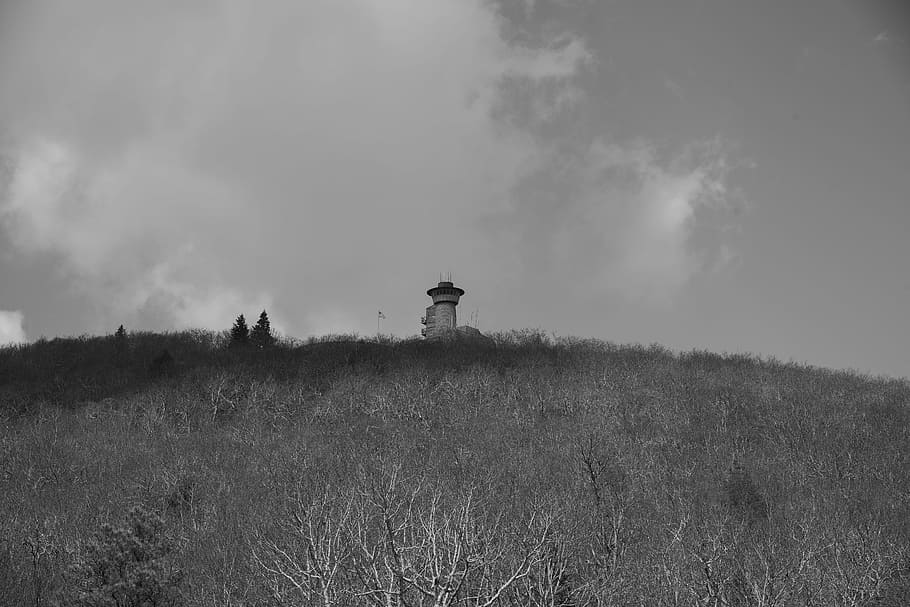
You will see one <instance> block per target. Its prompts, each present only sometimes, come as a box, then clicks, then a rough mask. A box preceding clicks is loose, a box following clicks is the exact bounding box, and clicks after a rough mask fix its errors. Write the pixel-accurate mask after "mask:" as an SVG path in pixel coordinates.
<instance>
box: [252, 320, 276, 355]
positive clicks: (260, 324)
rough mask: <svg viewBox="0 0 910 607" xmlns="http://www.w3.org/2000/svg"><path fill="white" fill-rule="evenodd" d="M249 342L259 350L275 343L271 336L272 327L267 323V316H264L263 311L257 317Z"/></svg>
mask: <svg viewBox="0 0 910 607" xmlns="http://www.w3.org/2000/svg"><path fill="white" fill-rule="evenodd" d="M250 341H251V342H252V343H253V345H254V346H256V347H257V348H259V349H263V348H267V347H269V346H271V345H272V344H273V343H275V338H274V337H273V336H272V326H271V324H270V323H269V315H268V314H266V312H265V310H263V311H262V314H260V315H259V320H258V321H257V322H256V326H254V327H253V332H252V333H251V334H250Z"/></svg>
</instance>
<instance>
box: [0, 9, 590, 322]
mask: <svg viewBox="0 0 910 607" xmlns="http://www.w3.org/2000/svg"><path fill="white" fill-rule="evenodd" d="M4 18H5V21H6V26H7V29H5V30H3V32H2V34H3V35H2V36H0V39H2V42H0V76H2V78H3V81H4V87H3V89H2V91H0V108H2V109H0V129H2V132H3V133H4V135H5V137H4V140H3V148H2V153H3V155H4V157H5V158H6V159H7V161H8V162H9V163H10V165H11V166H12V171H11V174H10V176H9V178H8V179H7V180H6V183H5V188H4V195H3V197H2V198H0V221H2V224H3V226H5V228H6V231H7V232H8V234H9V235H10V237H11V238H12V239H13V241H14V242H15V244H16V245H17V247H18V248H19V250H20V251H22V252H23V253H51V254H54V255H56V256H57V257H58V259H59V262H60V266H61V267H62V268H63V269H64V271H65V272H66V273H67V274H68V275H69V276H70V277H71V278H72V280H73V282H74V284H77V285H79V286H80V288H81V289H82V290H83V291H84V292H86V293H89V294H90V295H91V297H93V298H94V299H95V300H96V302H97V303H99V304H101V305H102V307H104V308H106V309H111V310H113V311H116V312H117V313H118V314H129V313H133V314H134V315H135V316H136V318H135V320H134V322H139V323H140V324H143V323H144V324H146V325H153V326H165V327H166V326H173V325H176V326H186V325H202V326H209V327H224V326H225V324H226V323H227V324H229V323H230V321H231V319H232V318H233V316H235V315H236V314H237V313H239V312H240V311H243V310H251V309H252V308H254V307H255V308H256V309H258V308H260V307H261V306H264V305H275V306H277V307H278V310H277V312H276V314H277V315H278V316H279V317H281V318H286V322H287V324H288V326H289V329H291V330H296V331H302V332H306V331H308V330H310V329H311V328H312V327H310V326H306V325H307V324H311V323H307V321H306V320H305V319H306V318H307V315H306V314H301V313H300V312H299V310H301V309H322V308H325V307H327V306H329V307H330V305H329V304H330V302H332V301H336V302H337V301H339V300H347V299H348V297H349V296H352V295H353V292H356V289H351V288H348V287H346V286H344V284H342V286H340V287H339V286H338V284H339V283H344V281H346V280H348V279H350V280H351V281H352V282H356V281H357V280H358V279H362V278H364V274H363V272H364V270H365V269H366V268H368V267H370V265H371V264H375V265H374V266H373V267H374V268H375V267H376V266H378V265H381V266H383V267H386V268H393V267H396V266H397V265H400V263H401V261H402V260H403V259H405V258H409V257H413V256H414V255H413V253H414V252H415V251H420V250H426V251H432V249H433V248H434V236H433V233H432V230H433V228H434V226H438V225H460V223H462V222H463V221H464V220H466V219H467V218H469V217H470V216H471V215H473V214H475V212H476V209H477V208H484V207H485V206H487V205H493V204H497V203H498V201H500V200H502V199H503V198H505V197H507V196H508V192H509V190H510V188H511V187H512V185H513V183H514V180H515V179H516V175H517V170H518V167H519V166H521V164H522V163H523V162H525V161H526V159H527V158H528V157H529V156H531V155H533V154H534V153H535V152H536V148H537V146H538V144H537V143H536V142H534V141H533V140H532V138H531V137H529V136H528V133H527V132H523V131H521V130H520V129H516V128H514V127H510V126H509V125H508V124H507V121H505V120H503V116H504V115H507V114H508V113H509V111H510V110H509V108H508V107H504V102H503V96H502V94H501V93H502V91H503V86H504V82H506V81H509V82H523V83H525V85H526V86H527V87H529V90H530V91H531V92H530V93H528V94H529V96H532V97H533V96H535V95H536V93H535V92H534V91H535V90H538V89H539V90H540V91H541V97H547V95H549V97H547V98H548V99H552V103H549V102H547V100H546V99H544V100H542V101H541V100H536V101H535V103H534V108H535V111H539V112H542V113H545V112H552V111H555V110H554V109H553V106H554V104H555V105H559V106H563V105H564V104H565V103H567V101H566V98H565V96H564V95H563V96H560V95H559V94H557V92H558V91H559V89H560V88H561V87H562V86H566V87H568V86H569V82H568V81H569V80H570V79H571V78H572V77H573V75H574V74H575V72H576V70H577V68H578V66H579V64H580V63H582V62H584V61H586V60H588V59H589V58H590V56H589V53H588V51H587V49H586V47H585V45H584V43H583V42H582V41H581V40H579V39H577V38H574V37H572V36H566V35H560V36H558V37H557V38H554V39H549V40H545V41H542V42H541V44H539V45H537V46H535V47H530V46H526V45H523V44H520V43H517V42H513V41H510V40H508V39H506V37H505V35H504V34H503V23H502V18H501V17H500V16H499V15H498V14H497V13H496V12H495V11H494V9H493V8H492V7H491V5H490V4H488V3H486V2H482V1H481V0H474V1H471V0H468V1H465V0H443V1H440V2H433V3H428V2H424V1H423V0H394V1H391V2H389V1H385V0H383V1H382V2H379V1H376V0H347V1H344V2H335V1H332V2H307V3H299V2H291V1H287V2H274V3H269V4H268V6H263V5H261V4H260V3H253V2H214V3H204V4H194V5H185V4H183V3H176V2H164V3H156V4H155V5H154V6H152V5H149V6H147V7H144V8H142V9H139V10H134V8H127V7H125V6H122V5H120V4H119V3H116V2H107V1H103V0H91V1H89V2H86V3H83V4H82V5H81V6H80V7H79V9H78V10H75V8H74V7H72V6H71V5H70V4H69V3H67V2H63V1H62V0H61V1H58V2H46V3H34V4H32V3H21V4H19V5H17V6H15V7H12V8H10V9H9V10H5V13H4ZM444 258H445V255H444V254H443V253H440V254H439V255H433V254H430V255H427V256H426V257H425V258H424V259H420V258H419V257H417V258H416V259H417V260H418V263H416V264H412V265H414V266H417V267H414V268H412V271H415V272H418V273H419V272H421V271H422V272H426V273H432V274H435V271H436V270H437V269H438V267H440V264H441V261H442V260H443V259H444ZM240 308H243V310H241V309H240ZM353 313H354V312H353V311H352V310H349V309H346V310H339V311H337V314H336V313H333V314H329V317H334V318H337V317H348V316H350V315H351V314H353ZM121 317H122V316H121ZM322 317H325V315H323V316H322ZM317 324H324V323H317ZM329 324H332V323H329Z"/></svg>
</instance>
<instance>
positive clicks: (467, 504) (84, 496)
mask: <svg viewBox="0 0 910 607" xmlns="http://www.w3.org/2000/svg"><path fill="white" fill-rule="evenodd" d="M490 337H491V339H490V340H489V341H483V342H476V341H454V342H435V343H433V342H422V341H419V340H404V341H397V340H392V339H382V340H364V339H356V338H353V337H348V338H344V337H335V338H326V339H323V340H311V341H310V342H307V343H293V342H287V341H286V342H281V343H279V344H277V345H276V346H274V347H271V348H266V349H256V348H242V349H238V348H233V349H229V348H226V347H225V345H226V341H225V340H226V337H225V336H224V335H222V334H214V333H208V332H203V331H192V332H184V333H172V334H153V333H134V334H130V335H129V336H128V338H127V339H125V340H118V339H115V338H114V337H83V338H73V339H54V340H42V341H39V342H37V343H34V344H30V345H26V346H16V347H8V348H3V349H0V604H3V605H16V604H30V605H50V604H55V602H59V603H60V604H67V605H103V604H107V603H105V602H104V601H105V600H110V599H111V598H112V597H117V598H118V600H120V603H119V604H123V605H139V604H157V605H184V604H186V605H284V604H295V605H296V604H299V605H316V604H318V605H380V604H383V605H384V604H387V603H386V601H387V600H390V601H392V602H391V603H388V604H395V601H399V602H400V604H402V605H448V604H451V605H484V604H488V605H541V606H542V605H549V606H556V605H564V606H567V605H588V604H591V605H594V604H600V605H613V604H615V605H626V604H634V605H639V604H645V605H657V606H669V605H696V604H698V605H705V604H710V605H792V604H799V605H818V606H828V605H843V606H847V605H899V604H901V605H902V604H905V603H904V602H902V601H903V600H904V598H905V597H906V595H905V594H904V593H905V592H907V589H908V588H910V548H908V547H910V516H908V513H910V455H908V454H910V384H908V382H907V381H906V380H897V379H888V378H879V377H869V376H863V375H859V374H854V373H848V372H841V371H830V370H825V369H819V368H812V367H807V366H803V365H797V364H783V363H780V362H777V361H774V360H769V359H761V358H757V357H751V356H743V355H736V356H724V355H717V354H712V353H708V352H689V353H682V354H674V353H671V352H669V351H668V350H666V349H664V348H661V347H659V346H650V347H643V346H620V345H616V344H611V343H606V342H601V341H596V340H579V339H559V340H557V339H551V338H548V337H547V336H545V335H542V334H540V333H536V332H529V331H524V332H512V333H508V334H499V335H491V336H490ZM165 350H166V351H167V353H168V355H167V356H163V355H162V354H163V352H164V351H165ZM118 593H119V594H118ZM143 600H144V601H146V603H142V601H143Z"/></svg>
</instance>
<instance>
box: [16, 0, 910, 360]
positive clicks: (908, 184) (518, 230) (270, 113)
mask: <svg viewBox="0 0 910 607" xmlns="http://www.w3.org/2000/svg"><path fill="white" fill-rule="evenodd" d="M0 81H2V82H4V84H5V86H4V87H2V89H0V345H3V344H5V343H13V342H17V341H25V342H34V341H35V340H36V339H38V336H47V335H50V336H72V337H78V336H80V335H86V334H95V335H104V334H108V333H113V331H114V330H115V329H116V327H117V325H119V324H123V325H125V326H126V327H127V328H128V329H129V330H140V331H152V332H164V331H179V330H183V329H189V328H200V329H208V330H215V331H223V330H228V329H229V328H230V326H231V323H232V322H233V321H234V319H235V318H236V317H237V315H238V314H241V313H243V314H244V315H245V316H246V317H247V319H250V318H255V315H258V313H259V311H261V310H263V309H264V310H267V311H268V313H269V317H270V318H271V321H272V326H273V327H274V328H275V329H276V330H277V331H278V332H280V333H282V334H285V335H293V336H298V335H299V336H302V337H301V338H300V339H306V338H307V337H308V336H318V335H326V334H333V333H334V334H343V333H354V334H358V335H364V336H368V335H371V334H373V333H374V330H376V329H377V320H379V319H378V318H377V314H378V312H380V311H381V312H382V313H383V314H384V318H383V319H381V320H382V323H381V327H380V328H381V330H382V333H384V334H387V335H391V336H395V337H399V338H404V337H406V336H412V335H414V336H416V335H417V334H419V331H420V328H421V325H420V322H419V319H420V317H421V316H422V315H423V313H424V310H425V308H426V306H427V305H428V302H429V298H428V297H427V296H426V290H427V289H428V288H430V287H432V286H433V285H434V284H435V281H434V278H435V277H437V276H440V279H441V276H442V275H443V274H448V275H450V276H452V278H453V279H454V283H455V285H456V286H458V287H460V288H462V289H464V290H465V291H466V293H465V296H464V297H463V298H462V302H461V304H459V308H458V317H459V319H460V322H459V323H458V324H468V323H466V322H465V320H466V319H469V318H471V319H473V318H474V317H475V316H476V313H477V312H478V311H479V322H475V324H477V325H478V328H479V329H480V330H481V331H483V332H484V333H489V332H497V331H508V330H510V329H511V328H515V327H528V328H531V329H532V330H539V331H543V332H544V333H545V334H548V335H561V336H574V337H580V338H594V339H600V340H603V341H606V342H609V343H616V344H642V345H647V344H659V345H661V346H662V347H665V348H667V349H668V350H670V351H673V352H677V353H682V352H688V351H696V350H697V351H709V352H717V353H728V354H746V355H750V356H758V357H760V358H763V359H765V358H769V359H774V360H779V361H790V362H795V363H797V364H805V365H809V366H812V367H818V368H826V369H839V370H849V371H853V372H857V373H860V374H871V375H875V376H888V377H894V378H907V377H910V348H908V347H907V344H908V343H910V322H907V310H910V271H908V270H907V267H908V264H907V260H910V239H907V238H906V234H907V232H908V231H910V174H908V172H907V166H906V164H907V159H908V158H910V6H905V5H903V4H902V3H900V2H891V1H889V0H875V1H872V2H866V3H862V4H860V3H855V2H851V1H849V0H834V1H828V0H807V2H805V3H803V4H801V5H800V6H798V7H794V6H793V5H792V3H788V2H784V1H782V0H775V1H773V2H766V3H762V4H761V5H756V4H752V3H732V4H731V3H729V2H723V1H721V0H684V1H681V2H674V3H672V4H670V3H666V4H665V3H658V2H635V1H633V0H622V1H619V2H614V3H609V4H607V3H599V2H592V1H589V0H549V1H547V0H522V1H521V2H505V1H504V0H503V1H495V2H486V1H483V0H437V1H435V2H425V1H423V0H401V1H400V2H398V3H379V2H375V1H372V0H345V2H336V3H314V4H309V3H306V4H299V3H294V2H289V1H288V2H276V3H273V4H269V5H257V4H255V3H250V2H238V3H223V2H215V3H211V4H207V5H205V6H182V5H179V4H167V3H165V4H158V5H154V6H143V7H135V6H131V7H127V6H121V5H116V4H115V5H111V4H109V3H105V2H104V1H102V0H90V1H88V2H84V3H81V4H80V5H79V7H73V6H71V5H70V4H69V3H66V2H63V1H62V0H46V1H44V2H20V3H9V4H7V5H5V6H4V7H3V8H2V9H0Z"/></svg>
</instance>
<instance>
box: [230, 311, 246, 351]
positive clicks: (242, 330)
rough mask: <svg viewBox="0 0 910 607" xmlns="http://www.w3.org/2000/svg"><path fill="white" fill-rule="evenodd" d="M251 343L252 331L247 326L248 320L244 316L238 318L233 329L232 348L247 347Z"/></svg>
mask: <svg viewBox="0 0 910 607" xmlns="http://www.w3.org/2000/svg"><path fill="white" fill-rule="evenodd" d="M248 343H250V330H249V328H247V326H246V319H245V318H244V317H243V314H241V315H240V316H238V317H237V320H235V321H234V326H233V327H231V342H230V346H231V347H232V348H233V347H236V346H245V345H247V344H248Z"/></svg>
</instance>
